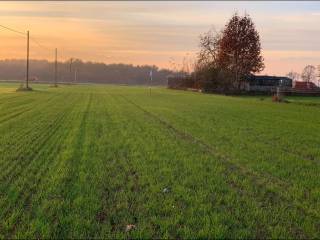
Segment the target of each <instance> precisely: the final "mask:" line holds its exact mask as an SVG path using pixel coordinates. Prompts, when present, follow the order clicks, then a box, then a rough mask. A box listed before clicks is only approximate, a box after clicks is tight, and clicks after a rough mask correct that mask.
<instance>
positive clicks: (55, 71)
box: [54, 48, 58, 87]
mask: <svg viewBox="0 0 320 240" xmlns="http://www.w3.org/2000/svg"><path fill="white" fill-rule="evenodd" d="M57 55H58V49H57V48H56V49H55V62H54V86H55V87H57V86H58V84H57V78H58V61H57Z"/></svg>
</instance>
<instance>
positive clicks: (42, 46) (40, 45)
mask: <svg viewBox="0 0 320 240" xmlns="http://www.w3.org/2000/svg"><path fill="white" fill-rule="evenodd" d="M30 39H31V40H32V41H33V42H34V43H35V44H37V45H38V46H39V47H41V48H44V49H46V50H48V51H51V49H50V48H48V47H46V46H44V45H42V44H40V43H39V42H38V41H37V40H35V39H34V38H33V37H30Z"/></svg>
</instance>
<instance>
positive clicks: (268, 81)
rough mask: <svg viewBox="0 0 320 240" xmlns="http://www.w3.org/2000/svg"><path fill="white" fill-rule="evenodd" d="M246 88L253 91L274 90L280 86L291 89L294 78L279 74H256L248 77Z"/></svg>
mask: <svg viewBox="0 0 320 240" xmlns="http://www.w3.org/2000/svg"><path fill="white" fill-rule="evenodd" d="M246 82H247V83H246V86H245V90H246V91H253V92H273V91H276V89H277V88H278V87H281V89H291V88H292V79H291V78H288V77H279V76H266V75H264V76H255V75H251V76H250V77H248V78H247V81H246Z"/></svg>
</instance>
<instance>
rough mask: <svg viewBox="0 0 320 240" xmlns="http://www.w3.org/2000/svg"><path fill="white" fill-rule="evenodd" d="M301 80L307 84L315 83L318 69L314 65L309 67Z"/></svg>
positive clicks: (304, 71) (302, 74)
mask: <svg viewBox="0 0 320 240" xmlns="http://www.w3.org/2000/svg"><path fill="white" fill-rule="evenodd" d="M301 78H302V79H303V81H305V82H313V81H315V79H316V68H315V66H313V65H307V66H305V68H304V69H303V71H302V73H301Z"/></svg>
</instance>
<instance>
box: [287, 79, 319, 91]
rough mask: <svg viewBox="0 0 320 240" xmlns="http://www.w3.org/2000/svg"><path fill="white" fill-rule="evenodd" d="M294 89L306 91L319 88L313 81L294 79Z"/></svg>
mask: <svg viewBox="0 0 320 240" xmlns="http://www.w3.org/2000/svg"><path fill="white" fill-rule="evenodd" d="M293 89H294V90H301V91H308V90H320V88H319V87H317V86H316V85H315V84H314V83H313V82H299V81H296V82H295V83H294V86H293Z"/></svg>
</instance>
